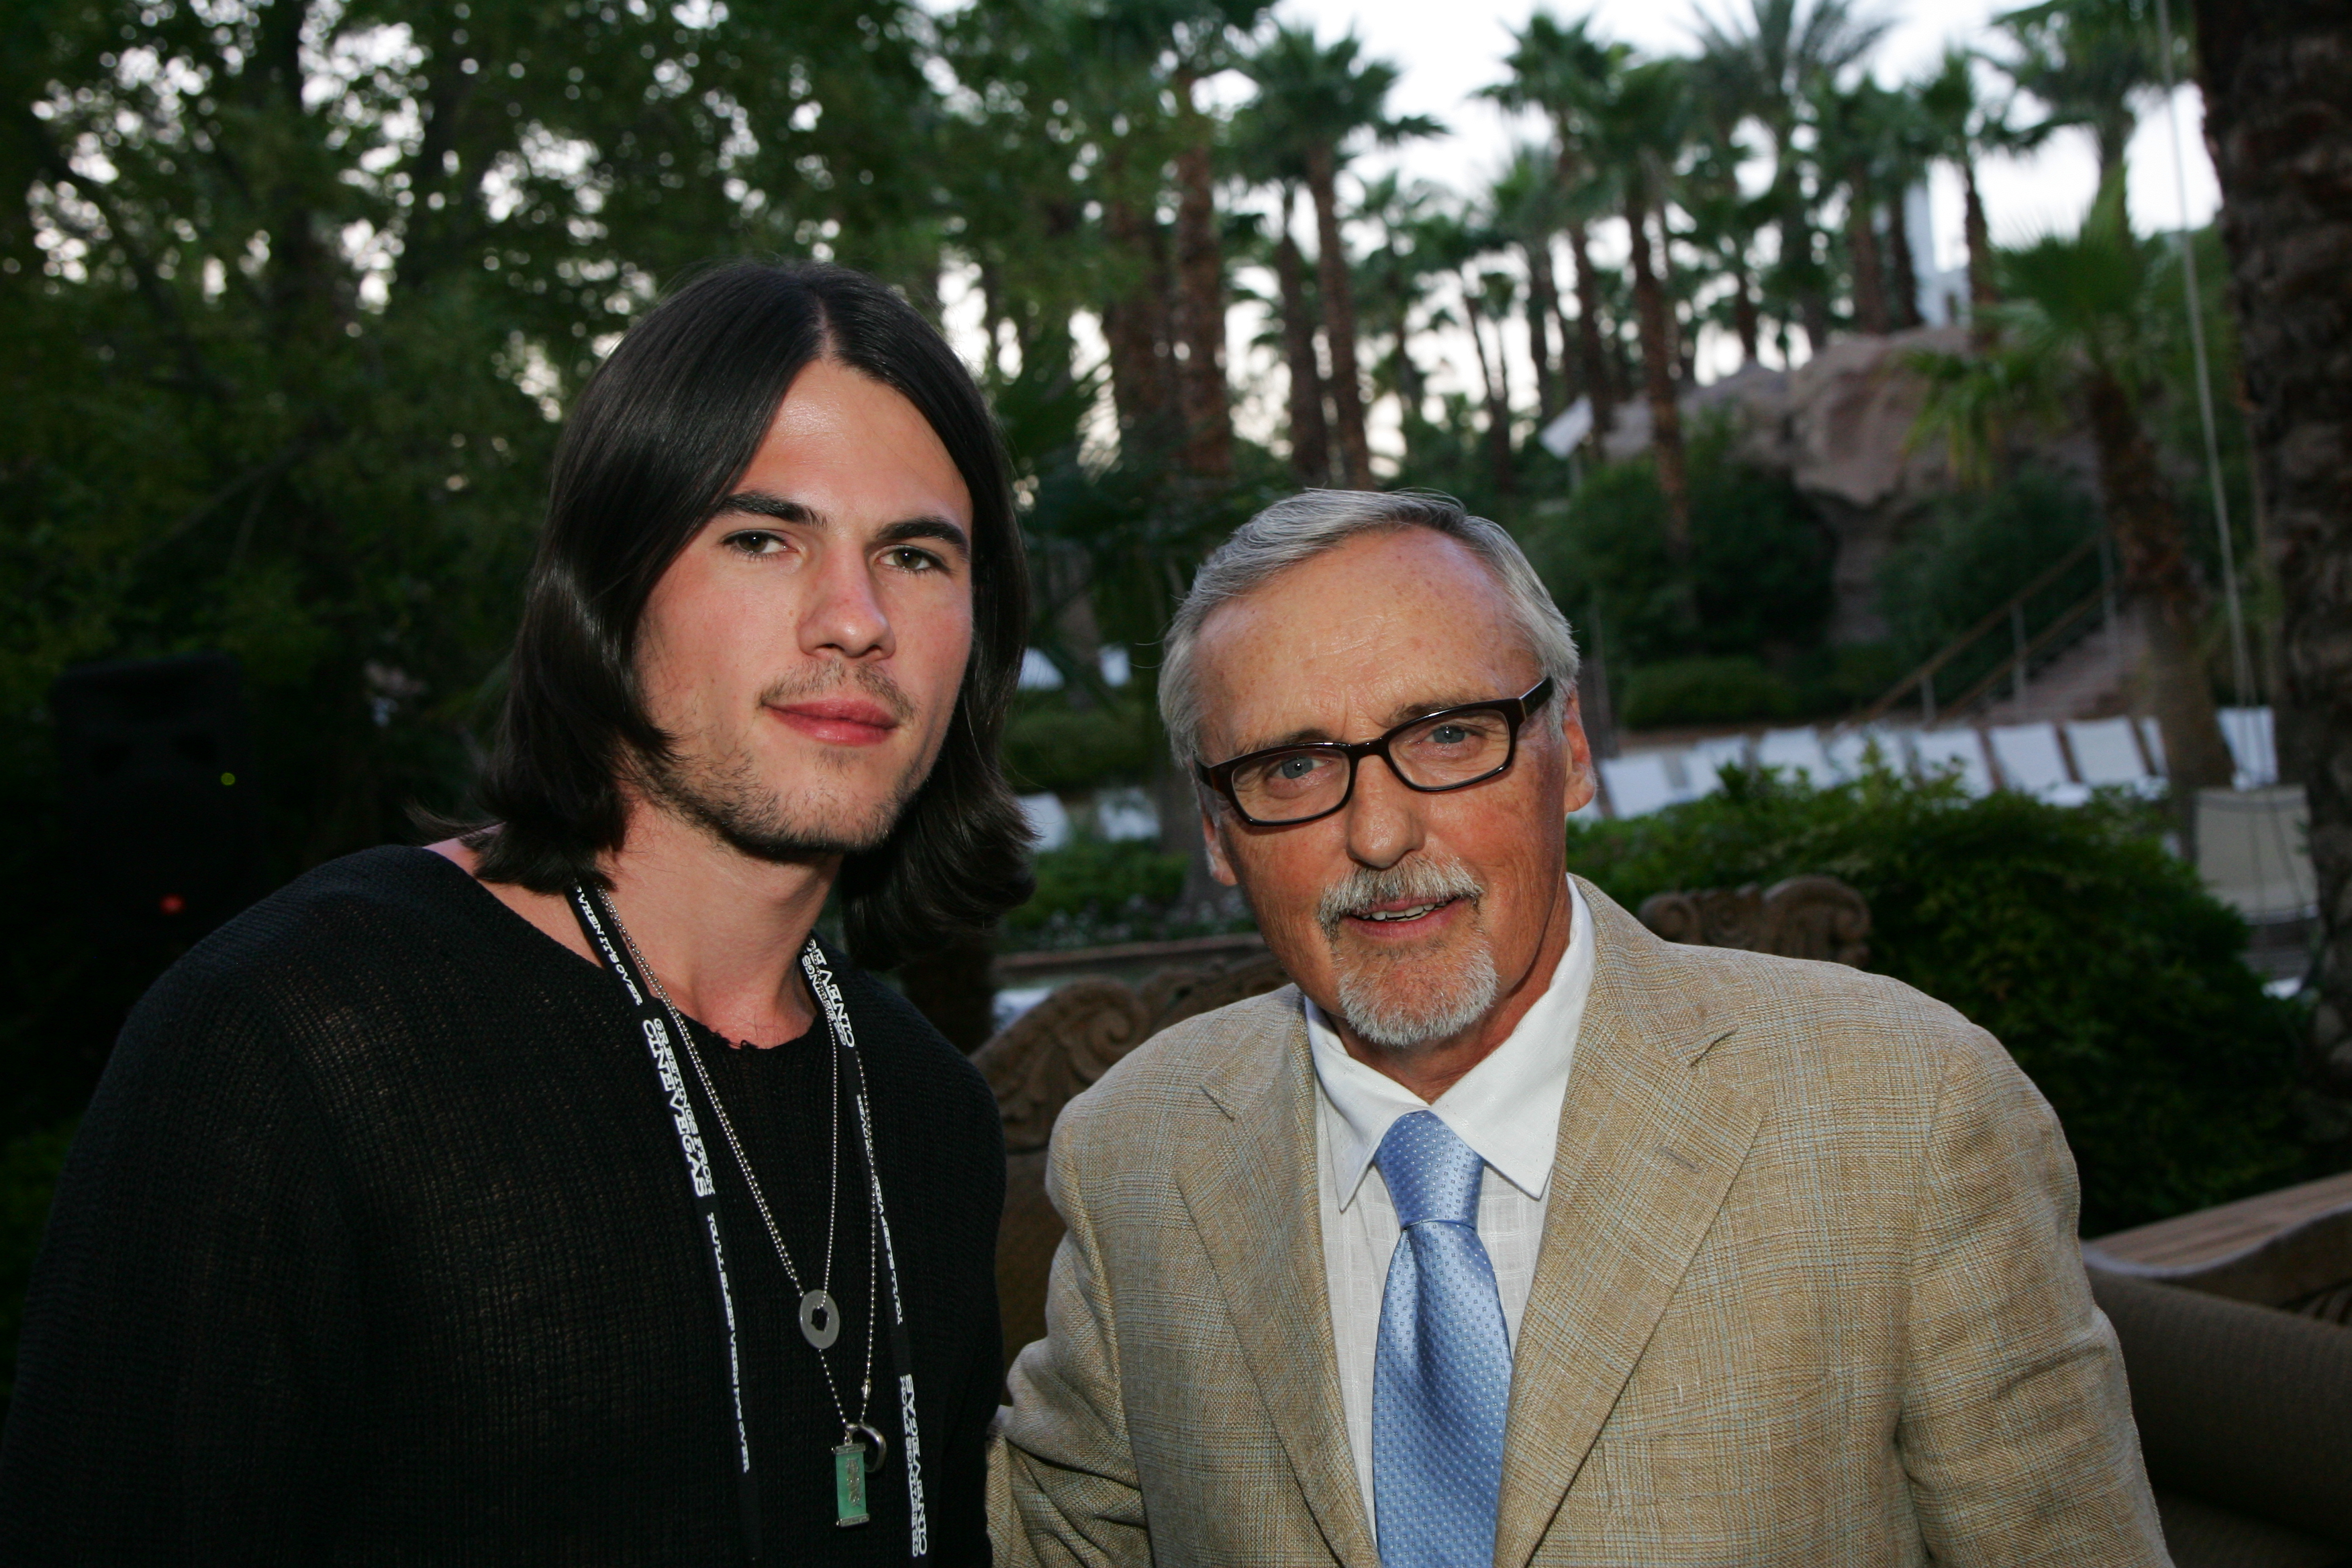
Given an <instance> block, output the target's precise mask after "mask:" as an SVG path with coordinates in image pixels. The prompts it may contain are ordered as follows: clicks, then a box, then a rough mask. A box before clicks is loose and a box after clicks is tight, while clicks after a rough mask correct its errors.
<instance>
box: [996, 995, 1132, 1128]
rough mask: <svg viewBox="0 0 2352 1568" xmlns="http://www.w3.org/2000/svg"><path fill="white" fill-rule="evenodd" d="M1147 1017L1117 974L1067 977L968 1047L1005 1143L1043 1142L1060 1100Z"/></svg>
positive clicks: (1104, 1066) (1119, 1050)
mask: <svg viewBox="0 0 2352 1568" xmlns="http://www.w3.org/2000/svg"><path fill="white" fill-rule="evenodd" d="M1150 1021H1151V1020H1150V1015H1149V1014H1148V1013H1147V1012H1146V1011H1145V1010H1144V1005H1143V1000H1142V998H1141V997H1139V996H1138V995H1136V994H1135V991H1134V989H1133V988H1132V987H1130V986H1129V985H1127V984H1123V983H1122V982H1119V981H1117V980H1094V979H1088V980H1073V981H1071V982H1070V983H1069V984H1067V985H1064V986H1062V987H1060V988H1059V989H1057V990H1056V991H1055V993H1054V994H1052V995H1050V996H1048V997H1046V998H1045V1000H1044V1001H1042V1002H1040V1003H1038V1004H1037V1005H1035V1006H1034V1007H1032V1008H1030V1009H1029V1011H1027V1012H1026V1013H1024V1014H1022V1015H1021V1016H1020V1017H1018V1018H1016V1019H1014V1020H1013V1026H1012V1027H1011V1028H1009V1029H1006V1030H1005V1031H1004V1032H1003V1033H1002V1034H1000V1035H998V1036H997V1037H995V1038H994V1039H992V1040H990V1041H989V1042H988V1043H987V1044H986V1045H984V1046H982V1047H980V1049H978V1050H977V1051H974V1052H973V1053H972V1056H971V1060H972V1065H973V1066H974V1067H977V1068H980V1071H981V1076H982V1078H985V1079H987V1080H988V1087H989V1088H990V1089H992V1090H993V1091H994V1092H995V1095H996V1105H997V1109H998V1110H999V1111H1000V1112H1002V1113H1003V1118H1004V1147H1005V1149H1006V1151H1007V1152H1011V1153H1016V1154H1017V1153H1021V1152H1026V1151H1029V1150H1035V1149H1043V1148H1044V1147H1045V1144H1046V1142H1047V1141H1048V1140H1049V1139H1050V1138H1051V1137H1052V1136H1053V1132H1054V1120H1055V1118H1056V1117H1058V1116H1060V1115H1061V1114H1062V1107H1064V1106H1066V1105H1067V1104H1069V1103H1070V1101H1071V1100H1073V1099H1075V1098H1076V1096H1077V1094H1078V1092H1079V1091H1080V1090H1081V1089H1085V1088H1087V1085H1089V1084H1091V1083H1093V1082H1094V1081H1095V1080H1096V1079H1098V1078H1100V1077H1102V1075H1103V1074H1104V1073H1106V1072H1108V1071H1109V1070H1110V1068H1111V1064H1112V1063H1114V1062H1116V1061H1118V1058H1121V1057H1123V1056H1125V1055H1127V1053H1128V1052H1129V1051H1131V1050H1133V1049H1134V1048H1135V1047H1137V1046H1139V1045H1141V1044H1142V1043H1143V1041H1144V1038H1145V1037H1147V1036H1148V1035H1149V1034H1150V1027H1149V1025H1150Z"/></svg>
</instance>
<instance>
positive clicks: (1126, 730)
mask: <svg viewBox="0 0 2352 1568" xmlns="http://www.w3.org/2000/svg"><path fill="white" fill-rule="evenodd" d="M1158 745H1159V741H1158V738H1157V732H1156V731H1154V729H1153V728H1152V725H1151V722H1150V716H1149V715H1148V714H1147V713H1146V712H1145V711H1144V710H1143V709H1142V707H1141V706H1140V705H1139V704H1135V703H1121V704H1119V705H1118V706H1116V707H1108V708H1096V709H1091V710H1087V711H1085V712H1081V711H1079V710H1076V709H1075V708H1072V707H1070V706H1068V705H1067V703H1066V701H1065V700H1063V698H1062V696H1061V694H1060V693H1058V692H1056V693H1054V694H1053V695H1052V697H1051V698H1050V700H1045V701H1036V702H1024V704H1022V705H1021V706H1020V707H1017V708H1015V709H1014V710H1013V721H1012V722H1011V723H1010V724H1008V725H1006V726H1005V734H1004V771H1005V773H1006V776H1008V777H1009V778H1011V779H1012V781H1013V787H1014V788H1015V789H1019V790H1024V791H1028V790H1054V791H1055V792H1057V793H1063V792H1072V791H1078V790H1090V789H1099V788H1101V787H1102V786H1103V785H1105V784H1138V783H1140V782H1141V781H1142V780H1143V779H1144V778H1145V777H1147V776H1148V775H1149V774H1150V772H1151V763H1152V760H1153V753H1154V751H1155V749H1156V748H1157V746H1158Z"/></svg>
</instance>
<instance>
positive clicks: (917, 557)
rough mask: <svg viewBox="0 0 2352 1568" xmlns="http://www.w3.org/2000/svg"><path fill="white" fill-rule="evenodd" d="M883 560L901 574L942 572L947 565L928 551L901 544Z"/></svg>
mask: <svg viewBox="0 0 2352 1568" xmlns="http://www.w3.org/2000/svg"><path fill="white" fill-rule="evenodd" d="M883 559H884V560H885V561H887V562H888V563H890V564H891V565H893V566H896V567H897V568H898V570H899V571H901V572H940V571H944V570H946V568H947V563H945V562H943V561H941V560H940V558H939V557H938V556H936V555H934V554H932V553H931V552H929V551H928V550H918V549H916V548H915V547H914V546H913V545H911V544H901V545H898V546H897V547H896V548H894V549H892V550H890V551H889V552H887V553H886V554H884V556H883Z"/></svg>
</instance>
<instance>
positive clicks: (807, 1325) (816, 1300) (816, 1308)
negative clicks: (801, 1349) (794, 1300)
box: [801, 1290, 841, 1351]
mask: <svg viewBox="0 0 2352 1568" xmlns="http://www.w3.org/2000/svg"><path fill="white" fill-rule="evenodd" d="M840 1337H841V1309H840V1308H839V1307H836V1306H835V1305H834V1303H833V1298H832V1297H831V1296H829V1295H827V1294H826V1293H825V1292H824V1291H823V1290H812V1291H810V1292H809V1293H808V1294H807V1295H805V1296H803V1297H802V1298H801V1338H803V1339H804V1340H806V1341H808V1342H809V1343H811V1344H813V1345H814V1346H815V1347H816V1348H817V1349H819V1350H821V1351H829V1350H831V1349H832V1348H833V1342H834V1341H835V1340H837V1339H839V1338H840Z"/></svg>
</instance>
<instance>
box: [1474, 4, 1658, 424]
mask: <svg viewBox="0 0 2352 1568" xmlns="http://www.w3.org/2000/svg"><path fill="white" fill-rule="evenodd" d="M1511 38H1512V47H1511V52H1510V54H1509V55H1508V56H1507V57H1506V58H1505V60H1504V62H1503V63H1504V65H1505V66H1506V67H1507V68H1509V70H1510V73H1511V74H1510V77H1509V79H1507V80H1505V81H1502V82H1498V83H1496V85H1495V86H1493V87H1490V88H1487V89H1484V90H1485V93H1486V96H1487V97H1489V98H1492V99H1494V100H1496V102H1498V103H1500V104H1502V105H1503V106H1504V107H1505V108H1507V109H1534V110H1541V111H1542V112H1543V113H1544V114H1545V115H1546V116H1548V117H1549V119H1550V121H1551V124H1552V136H1553V141H1554V148H1553V153H1554V157H1555V159H1556V160H1557V163H1556V172H1557V176H1558V182H1559V190H1560V192H1561V195H1562V204H1563V205H1562V211H1561V215H1560V231H1561V232H1562V233H1563V234H1565V235H1566V236H1567V237H1568V253H1569V258H1570V260H1571V261H1572V262H1573V263H1574V265H1575V268H1576V276H1575V279H1574V285H1575V289H1576V310H1577V357H1578V363H1579V366H1580V371H1581V373H1582V374H1581V375H1580V378H1579V379H1580V380H1581V381H1582V383H1583V384H1584V394H1585V395H1586V396H1587V397H1590V398H1591V400H1592V431H1593V437H1592V438H1593V439H1594V440H1595V441H1598V440H1599V439H1600V438H1601V437H1603V436H1606V435H1607V434H1608V433H1609V432H1610V431H1611V430H1612V428H1614V427H1615V425H1616V397H1615V395H1614V386H1615V383H1614V380H1613V378H1612V376H1611V374H1610V366H1609V355H1608V351H1607V348H1606V346H1605V343H1604V342H1603V338H1602V333H1601V281H1600V277H1599V275H1598V274H1597V273H1596V272H1594V270H1593V267H1592V245H1591V234H1590V225H1591V221H1592V219H1593V218H1595V217H1596V216H1601V214H1602V213H1605V212H1606V211H1607V210H1608V208H1609V206H1610V205H1612V201H1613V196H1612V185H1611V175H1612V171H1611V170H1610V169H1609V167H1608V166H1606V165H1604V164H1603V163H1601V161H1600V160H1599V159H1598V158H1597V156H1596V155H1595V153H1594V150H1593V145H1592V142H1593V126H1592V121H1591V104H1592V102H1593V100H1594V98H1595V95H1596V94H1600V93H1603V92H1604V91H1605V89H1606V84H1607V83H1608V81H1609V80H1610V79H1612V77H1613V76H1614V74H1615V73H1616V72H1617V71H1618V70H1620V69H1621V68H1622V67H1623V65H1624V62H1625V60H1626V58H1628V56H1629V55H1630V53H1631V51H1630V50H1629V49H1628V48H1627V47H1625V46H1624V45H1622V44H1610V43H1604V42H1602V41H1601V39H1599V38H1598V37H1594V36H1593V33H1592V28H1591V18H1590V17H1579V18H1578V19H1577V20H1575V21H1573V22H1566V23H1563V22H1561V21H1560V20H1559V19H1558V18H1557V17H1555V16H1553V15H1552V14H1551V13H1550V12H1549V10H1542V9H1538V10H1537V11H1536V12H1535V13H1534V14H1532V15H1531V16H1528V25H1527V26H1526V27H1524V28H1522V29H1521V30H1520V31H1518V32H1517V33H1514V34H1512V35H1511ZM1565 331H1566V323H1565V322H1563V323H1562V332H1563V336H1565Z"/></svg>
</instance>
